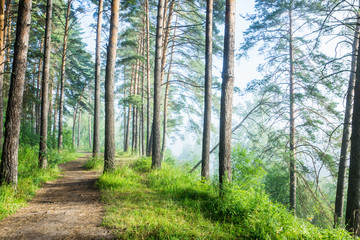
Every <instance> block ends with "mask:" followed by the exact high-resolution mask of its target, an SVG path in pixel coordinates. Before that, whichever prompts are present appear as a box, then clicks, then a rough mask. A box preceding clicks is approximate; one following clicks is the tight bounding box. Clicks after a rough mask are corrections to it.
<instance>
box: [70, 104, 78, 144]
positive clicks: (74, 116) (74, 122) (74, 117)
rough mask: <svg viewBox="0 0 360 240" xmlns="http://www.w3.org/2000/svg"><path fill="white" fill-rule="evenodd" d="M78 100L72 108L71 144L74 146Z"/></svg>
mask: <svg viewBox="0 0 360 240" xmlns="http://www.w3.org/2000/svg"><path fill="white" fill-rule="evenodd" d="M78 106H79V102H77V103H76V107H75V108H74V114H73V128H72V129H73V130H72V145H73V146H75V129H76V116H77V111H78Z"/></svg>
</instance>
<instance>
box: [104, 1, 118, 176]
mask: <svg viewBox="0 0 360 240" xmlns="http://www.w3.org/2000/svg"><path fill="white" fill-rule="evenodd" d="M119 5H120V0H112V1H111V18H110V37H109V46H108V51H107V61H106V73H105V155H104V172H108V171H112V170H113V169H114V168H115V134H114V133H115V123H114V121H115V117H114V73H115V60H116V46H117V33H118V24H119V7H120V6H119Z"/></svg>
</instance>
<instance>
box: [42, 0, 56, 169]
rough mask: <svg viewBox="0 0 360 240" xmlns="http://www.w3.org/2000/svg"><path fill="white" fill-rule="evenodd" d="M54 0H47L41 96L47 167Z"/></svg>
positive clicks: (43, 147) (43, 161)
mask: <svg viewBox="0 0 360 240" xmlns="http://www.w3.org/2000/svg"><path fill="white" fill-rule="evenodd" d="M52 5H53V2H52V0H47V5H46V28H45V44H44V66H43V74H42V86H41V89H42V96H41V124H40V146H39V166H40V167H41V168H43V169H45V168H46V167H47V157H46V155H47V137H48V135H47V134H48V111H49V75H50V54H51V24H52V23H51V22H52Z"/></svg>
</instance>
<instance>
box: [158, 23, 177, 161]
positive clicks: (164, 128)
mask: <svg viewBox="0 0 360 240" xmlns="http://www.w3.org/2000/svg"><path fill="white" fill-rule="evenodd" d="M177 21H178V18H177V17H176V21H175V28H174V35H173V44H172V46H171V55H170V63H169V69H168V74H167V80H166V83H165V96H164V120H163V142H162V147H161V160H162V161H164V157H165V148H166V134H167V115H168V114H167V109H168V100H169V91H170V76H171V66H172V62H173V55H174V45H175V37H176V28H177ZM169 27H170V25H169Z"/></svg>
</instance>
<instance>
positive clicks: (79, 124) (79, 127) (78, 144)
mask: <svg viewBox="0 0 360 240" xmlns="http://www.w3.org/2000/svg"><path fill="white" fill-rule="evenodd" d="M80 131H81V110H80V111H79V122H78V134H77V144H76V146H77V147H79V146H80Z"/></svg>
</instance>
